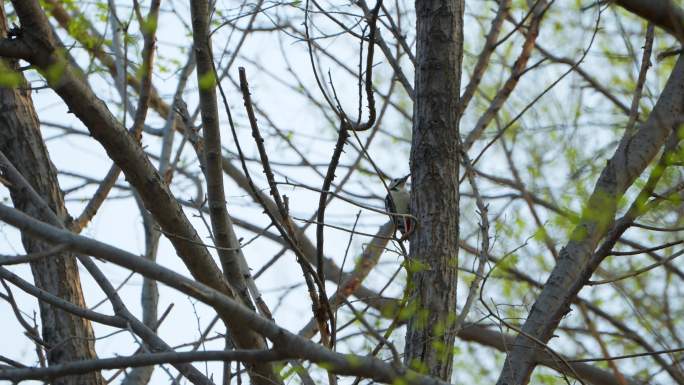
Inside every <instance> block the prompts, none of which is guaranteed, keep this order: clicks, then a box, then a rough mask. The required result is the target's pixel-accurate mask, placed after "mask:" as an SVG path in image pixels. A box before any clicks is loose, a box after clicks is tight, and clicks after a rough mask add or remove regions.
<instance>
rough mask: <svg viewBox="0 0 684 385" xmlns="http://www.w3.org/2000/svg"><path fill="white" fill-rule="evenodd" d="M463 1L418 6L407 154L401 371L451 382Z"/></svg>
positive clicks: (430, 0) (436, 0) (427, 0)
mask: <svg viewBox="0 0 684 385" xmlns="http://www.w3.org/2000/svg"><path fill="white" fill-rule="evenodd" d="M463 5H464V1H463V0H417V1H416V18H417V26H416V29H417V52H416V60H417V63H416V79H415V80H416V81H415V92H416V103H415V106H414V117H413V142H412V148H411V178H412V194H411V207H412V213H413V215H414V216H415V217H416V218H417V221H418V224H417V227H416V231H415V233H414V234H413V235H412V236H411V252H410V258H411V261H412V262H413V263H412V264H411V270H412V272H413V273H412V279H411V280H410V281H411V284H412V287H411V304H412V306H414V309H415V313H414V314H413V316H412V318H411V319H410V320H409V323H408V329H407V332H406V355H405V360H406V363H407V364H409V365H412V366H413V367H415V368H416V369H421V370H423V371H425V372H426V373H428V374H430V375H434V376H437V377H439V378H441V379H443V380H445V381H448V380H449V378H450V377H451V370H452V359H453V344H454V337H455V336H454V333H453V331H452V326H453V322H454V320H455V319H456V314H455V313H456V278H457V274H456V273H457V267H458V215H459V208H458V200H459V195H458V172H459V140H458V139H459V130H458V119H459V115H458V110H459V109H458V102H459V89H460V83H461V60H462V56H463Z"/></svg>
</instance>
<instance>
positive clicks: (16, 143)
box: [0, 4, 104, 385]
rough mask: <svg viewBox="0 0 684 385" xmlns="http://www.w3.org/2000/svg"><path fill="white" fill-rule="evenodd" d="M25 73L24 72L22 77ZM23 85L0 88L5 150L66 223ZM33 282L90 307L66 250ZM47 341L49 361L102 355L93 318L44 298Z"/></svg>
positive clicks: (94, 380) (1, 25)
mask: <svg viewBox="0 0 684 385" xmlns="http://www.w3.org/2000/svg"><path fill="white" fill-rule="evenodd" d="M6 36H7V20H6V18H5V10H4V7H3V5H2V4H0V38H5V37H6ZM2 65H4V66H6V67H8V68H16V67H17V63H16V61H12V60H3V63H2ZM20 76H21V75H20ZM20 81H21V84H20V85H19V86H18V87H0V151H2V152H3V153H4V154H5V156H6V157H7V158H8V159H9V160H10V162H12V164H13V165H14V166H15V168H17V169H18V170H19V172H21V174H22V175H23V176H24V177H25V178H26V180H27V181H28V182H29V183H31V185H32V186H33V188H34V189H35V190H36V191H37V192H38V193H39V194H40V195H41V196H42V197H43V199H44V200H45V201H46V202H47V204H48V205H49V206H50V207H51V208H52V210H53V211H54V212H55V213H56V214H57V216H58V217H59V218H60V219H61V220H62V221H63V222H64V223H66V222H67V221H68V220H69V214H68V213H67V210H66V208H65V207H64V196H63V194H62V191H61V190H60V188H59V182H58V180H57V173H56V172H55V168H54V166H53V164H52V162H51V161H50V158H49V155H48V152H47V149H46V148H45V144H44V143H43V138H42V137H41V133H40V122H39V121H38V115H37V114H36V111H35V109H34V107H33V101H32V100H31V93H30V89H29V85H28V84H27V83H26V81H25V79H24V78H23V76H22V77H21V78H20ZM9 190H10V196H11V198H12V203H13V204H14V206H15V207H16V208H18V209H19V210H21V211H23V212H25V213H27V214H28V215H31V216H33V217H36V218H38V219H43V220H44V219H45V218H41V215H40V211H39V210H38V209H37V208H36V207H35V205H33V203H32V202H31V200H30V199H27V198H26V196H25V195H24V192H23V191H22V190H21V189H19V188H16V187H13V186H9ZM22 243H23V245H24V248H25V249H26V251H27V252H28V253H35V252H39V251H45V250H48V249H50V248H52V246H51V245H50V244H48V243H45V242H43V241H40V240H38V239H36V238H34V237H31V236H28V235H27V234H24V233H22ZM31 272H32V273H33V280H34V282H35V284H36V286H38V287H39V288H41V289H43V290H45V291H48V292H50V293H52V294H54V295H57V296H59V297H60V298H62V299H65V300H67V301H69V302H70V303H73V304H75V305H77V306H79V307H82V308H85V307H86V305H85V300H84V298H83V291H82V289H81V281H80V277H79V273H78V267H77V265H76V259H75V257H74V255H73V254H72V253H69V252H62V253H58V254H55V255H54V256H51V257H49V258H41V259H38V260H36V261H33V262H31ZM39 308H40V319H41V326H42V339H43V341H44V342H45V343H46V345H47V346H46V350H47V361H48V364H49V365H57V364H61V363H66V362H70V361H81V360H90V359H97V354H96V352H95V346H94V339H93V329H92V325H91V324H90V321H88V320H87V319H85V318H81V317H77V316H75V315H73V314H70V313H67V312H65V311H63V310H60V309H58V308H56V307H53V306H52V305H48V304H47V303H45V302H39ZM53 384H59V385H62V384H63V385H72V384H73V385H77V384H78V385H90V384H92V385H103V384H104V379H103V378H102V376H101V374H100V373H99V372H92V373H88V374H83V375H78V376H68V377H63V378H59V379H56V380H55V381H54V382H53Z"/></svg>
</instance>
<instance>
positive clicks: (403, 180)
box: [401, 174, 411, 182]
mask: <svg viewBox="0 0 684 385" xmlns="http://www.w3.org/2000/svg"><path fill="white" fill-rule="evenodd" d="M410 176H411V174H408V175H406V176H405V177H403V178H401V181H402V182H406V180H407V179H408V178H409V177H410Z"/></svg>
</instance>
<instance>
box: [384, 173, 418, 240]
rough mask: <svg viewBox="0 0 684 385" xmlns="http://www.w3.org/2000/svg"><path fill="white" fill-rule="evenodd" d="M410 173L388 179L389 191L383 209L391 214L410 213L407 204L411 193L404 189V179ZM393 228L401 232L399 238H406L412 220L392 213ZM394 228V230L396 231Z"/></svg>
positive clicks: (411, 226) (410, 231)
mask: <svg viewBox="0 0 684 385" xmlns="http://www.w3.org/2000/svg"><path fill="white" fill-rule="evenodd" d="M409 176H411V174H409V175H406V176H405V177H402V178H395V179H392V180H391V181H390V184H389V186H388V189H389V193H388V194H387V196H386V197H385V210H386V211H387V212H388V213H392V214H410V210H409V204H410V202H411V195H410V193H409V191H408V190H406V180H407V179H408V177H409ZM391 218H392V222H394V228H395V229H396V230H399V232H400V233H401V239H400V240H404V239H406V238H407V237H408V236H409V235H411V233H412V232H413V222H412V220H411V218H410V217H407V216H399V215H392V216H391ZM396 230H395V231H396Z"/></svg>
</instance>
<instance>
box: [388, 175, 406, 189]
mask: <svg viewBox="0 0 684 385" xmlns="http://www.w3.org/2000/svg"><path fill="white" fill-rule="evenodd" d="M410 176H411V174H408V175H406V176H403V177H401V178H394V179H392V180H391V181H390V184H389V186H388V188H389V189H390V191H400V190H403V189H404V187H406V180H407V179H408V178H409V177H410Z"/></svg>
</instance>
